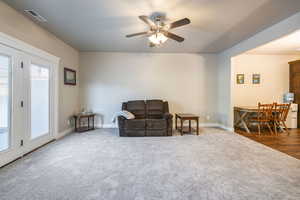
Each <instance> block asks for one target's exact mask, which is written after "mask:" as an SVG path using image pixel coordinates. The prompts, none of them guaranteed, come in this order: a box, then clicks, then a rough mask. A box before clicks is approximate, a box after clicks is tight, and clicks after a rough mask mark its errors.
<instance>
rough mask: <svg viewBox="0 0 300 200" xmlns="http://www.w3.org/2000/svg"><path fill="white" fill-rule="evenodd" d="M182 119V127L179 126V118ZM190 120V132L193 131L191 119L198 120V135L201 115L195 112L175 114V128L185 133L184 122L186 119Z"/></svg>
mask: <svg viewBox="0 0 300 200" xmlns="http://www.w3.org/2000/svg"><path fill="white" fill-rule="evenodd" d="M178 119H179V120H180V128H178V127H177V120H178ZM187 120H188V121H189V132H190V133H191V132H192V125H191V121H196V123H197V127H196V132H197V135H199V116H197V115H193V114H183V113H182V114H175V128H176V130H179V131H180V133H181V135H183V123H184V121H187Z"/></svg>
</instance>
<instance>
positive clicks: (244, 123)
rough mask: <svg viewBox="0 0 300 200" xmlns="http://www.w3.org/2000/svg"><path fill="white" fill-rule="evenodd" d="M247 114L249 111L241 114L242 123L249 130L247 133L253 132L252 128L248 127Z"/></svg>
mask: <svg viewBox="0 0 300 200" xmlns="http://www.w3.org/2000/svg"><path fill="white" fill-rule="evenodd" d="M247 115H248V113H247V112H245V113H243V114H242V116H241V123H242V125H243V127H244V129H245V130H246V131H247V133H251V132H250V130H249V128H248V126H247V123H246V122H245V119H246V117H247Z"/></svg>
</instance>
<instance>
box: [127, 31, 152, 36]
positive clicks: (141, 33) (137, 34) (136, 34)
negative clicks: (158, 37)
mask: <svg viewBox="0 0 300 200" xmlns="http://www.w3.org/2000/svg"><path fill="white" fill-rule="evenodd" d="M147 34H149V32H148V31H146V32H140V33H134V34H129V35H126V37H128V38H130V37H134V36H139V35H147Z"/></svg>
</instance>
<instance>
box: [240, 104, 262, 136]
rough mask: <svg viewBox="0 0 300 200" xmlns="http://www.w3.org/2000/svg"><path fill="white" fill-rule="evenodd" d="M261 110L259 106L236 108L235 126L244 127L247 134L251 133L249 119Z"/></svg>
mask: <svg viewBox="0 0 300 200" xmlns="http://www.w3.org/2000/svg"><path fill="white" fill-rule="evenodd" d="M258 111H259V109H258V107H257V106H235V107H234V117H235V120H234V126H235V127H238V126H240V125H241V126H242V128H244V129H245V131H246V132H247V133H251V131H250V129H249V127H248V124H247V119H248V118H249V117H250V116H251V115H253V114H255V113H258Z"/></svg>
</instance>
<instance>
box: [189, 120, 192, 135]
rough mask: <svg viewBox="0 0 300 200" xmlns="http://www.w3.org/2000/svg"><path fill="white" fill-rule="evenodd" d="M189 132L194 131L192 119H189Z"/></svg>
mask: <svg viewBox="0 0 300 200" xmlns="http://www.w3.org/2000/svg"><path fill="white" fill-rule="evenodd" d="M189 132H190V133H192V125H191V120H189Z"/></svg>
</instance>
